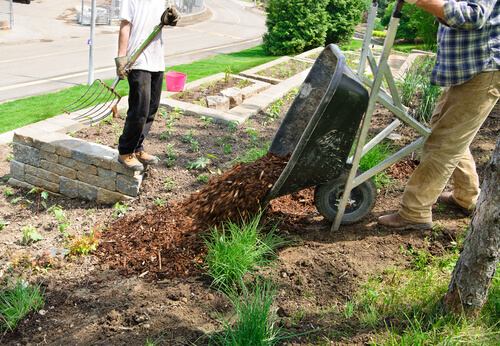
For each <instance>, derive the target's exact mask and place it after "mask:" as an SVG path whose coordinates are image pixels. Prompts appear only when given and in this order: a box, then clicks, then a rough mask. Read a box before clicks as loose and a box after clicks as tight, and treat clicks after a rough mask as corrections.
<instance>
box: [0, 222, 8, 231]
mask: <svg viewBox="0 0 500 346" xmlns="http://www.w3.org/2000/svg"><path fill="white" fill-rule="evenodd" d="M5 226H7V222H5V221H0V231H1V230H3V228H4V227H5Z"/></svg>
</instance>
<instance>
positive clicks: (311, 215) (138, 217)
mask: <svg viewBox="0 0 500 346" xmlns="http://www.w3.org/2000/svg"><path fill="white" fill-rule="evenodd" d="M292 99H293V97H290V96H287V97H284V98H283V99H281V100H279V101H280V102H276V103H274V104H273V106H272V107H270V108H268V109H266V110H265V111H264V112H257V113H256V114H255V115H253V116H252V117H250V118H249V119H248V121H245V122H242V123H241V124H240V125H239V126H234V124H231V123H229V124H221V123H215V122H213V121H211V120H209V119H208V118H206V117H202V116H199V115H198V116H193V115H191V116H189V115H186V114H180V113H179V112H178V111H176V110H174V109H171V110H168V111H167V110H163V111H161V112H160V113H159V114H158V116H157V119H156V121H155V123H154V125H153V127H152V130H151V133H150V136H149V137H148V139H147V140H146V142H145V148H146V150H147V151H148V152H150V153H151V154H155V155H158V156H159V157H160V159H161V163H160V164H159V165H158V166H155V167H149V168H148V169H147V171H146V176H145V178H144V181H143V183H142V185H141V190H140V193H139V196H138V197H137V198H136V199H134V200H132V201H130V202H129V203H127V204H126V205H125V204H122V205H118V206H113V205H102V204H97V203H95V202H87V201H81V200H78V199H69V198H64V197H61V196H57V195H49V196H48V197H44V196H43V195H41V194H39V193H37V192H33V193H29V191H27V190H25V189H19V188H11V189H9V186H7V185H5V184H3V185H2V191H3V194H2V196H1V198H0V221H3V222H6V224H4V225H3V226H2V230H1V232H0V243H1V244H2V251H1V259H2V262H1V263H2V267H1V273H2V274H1V276H2V277H10V275H12V274H15V275H21V276H22V277H23V278H24V279H25V280H27V281H30V282H42V287H43V289H44V290H45V297H46V303H45V306H44V308H43V309H42V310H41V311H40V312H36V313H35V312H31V313H30V314H29V315H28V316H27V317H26V318H25V319H24V320H23V321H22V322H21V324H20V325H19V327H18V328H17V329H16V330H15V331H13V332H7V333H6V334H5V335H3V336H2V337H1V339H0V340H1V342H0V343H3V344H28V343H31V344H42V343H46V344H49V345H59V344H63V345H70V344H77V343H78V344H112V345H121V344H140V345H144V344H146V342H147V341H149V342H151V341H152V340H157V339H158V344H163V345H185V344H189V343H191V344H196V345H204V344H206V340H199V339H198V338H199V337H200V336H201V335H202V334H203V333H204V332H212V331H214V330H217V329H218V328H219V326H220V322H219V320H218V318H217V317H218V314H222V315H224V316H228V317H229V316H231V314H232V313H233V310H232V308H231V306H230V304H229V302H228V300H227V298H225V297H224V296H223V295H222V294H221V293H220V292H219V291H216V290H214V289H212V288H211V287H210V282H209V281H208V280H207V278H206V277H205V276H204V275H200V271H199V270H201V268H200V267H198V266H197V265H198V264H200V263H201V262H202V260H203V253H204V252H203V247H202V242H201V240H200V238H198V237H196V236H188V237H186V238H182V239H181V238H179V237H177V238H176V234H173V233H172V232H167V231H166V229H168V228H166V227H165V228H161V227H164V226H162V225H169V224H172V223H175V222H179V217H177V216H176V217H170V215H171V214H168V213H167V212H166V210H167V208H171V209H172V208H175V207H176V205H177V204H178V203H181V202H182V201H184V200H186V199H187V198H188V197H189V196H190V195H192V194H195V193H197V192H199V191H202V189H203V188H205V187H206V186H207V181H208V179H210V178H211V177H217V176H218V175H219V171H220V173H222V172H226V171H227V170H229V169H230V168H231V167H233V165H234V159H235V158H237V157H239V156H242V155H245V154H248V153H249V152H250V150H254V149H258V148H260V147H261V146H262V145H263V144H264V143H265V142H269V141H270V140H272V138H273V137H274V134H275V132H276V130H277V128H278V126H279V123H280V116H283V115H284V114H285V112H286V109H287V108H288V107H289V105H290V103H291V102H292ZM271 110H272V111H271ZM494 112H497V113H498V112H499V111H498V109H495V110H494ZM392 120H393V115H392V114H391V112H389V111H388V110H386V109H385V108H382V107H377V108H376V110H375V114H374V117H373V122H372V128H371V131H373V132H376V131H378V130H380V129H382V128H385V127H386V126H387V125H388V124H389V123H390V122H391V121H392ZM123 123H124V114H123V113H121V114H119V117H118V118H117V119H111V120H108V121H105V122H102V123H99V124H98V125H96V126H94V127H90V128H87V129H84V130H82V131H79V132H78V133H76V134H74V135H75V137H78V138H82V139H85V140H87V141H89V142H99V143H101V144H103V145H107V146H110V147H114V148H116V141H117V139H118V136H119V133H120V131H121V129H122V128H123ZM499 131H500V120H499V119H495V118H488V119H487V120H486V123H485V125H484V126H483V128H482V129H481V130H480V132H479V134H478V136H477V137H476V139H475V140H474V142H473V143H472V145H471V149H472V153H473V155H474V156H475V158H476V162H477V167H478V172H479V173H480V175H481V176H482V175H483V173H484V168H485V166H486V163H487V162H488V158H489V155H491V152H492V150H493V147H494V145H495V143H496V140H497V138H498V133H499ZM396 132H397V133H399V134H401V135H402V139H401V140H400V142H396V143H395V144H396V145H405V144H408V143H409V142H411V141H412V140H413V139H414V138H416V136H417V134H416V133H415V132H414V131H413V130H411V129H408V128H407V127H406V126H402V127H400V128H398V129H397V130H396ZM9 155H12V148H11V147H10V146H9V145H4V146H1V147H0V158H1V159H2V160H3V162H2V165H0V175H1V176H3V177H6V176H8V175H9V162H8V159H9ZM417 157H418V153H416V155H415V158H417ZM414 167H415V163H414V161H413V160H411V157H408V158H406V159H404V160H401V162H400V163H398V164H397V165H394V166H392V167H390V168H389V169H388V171H387V173H388V175H389V176H390V177H391V182H390V184H388V185H386V186H381V187H379V191H378V193H379V194H378V197H377V204H376V206H375V209H374V210H373V211H372V212H371V213H370V214H369V215H368V216H367V217H366V218H365V219H364V220H362V221H361V222H360V223H357V224H354V225H349V226H341V228H340V230H339V232H336V233H333V232H331V231H330V228H331V223H329V222H326V221H325V220H324V219H323V217H322V216H320V215H319V214H318V212H317V211H316V209H315V207H314V203H313V193H314V191H313V189H307V190H304V191H300V192H297V193H294V194H291V195H287V196H284V197H281V198H279V199H276V200H273V201H272V202H271V204H270V206H269V208H268V209H267V211H266V214H265V220H267V221H268V222H270V223H271V224H275V223H277V222H279V225H278V228H277V233H278V234H280V235H282V236H292V237H294V239H295V240H296V242H295V243H293V244H289V245H287V246H284V247H282V248H281V249H279V251H278V257H279V260H278V261H277V263H276V265H275V267H274V268H273V269H272V274H271V276H274V277H275V279H276V281H279V283H280V289H279V291H278V295H277V303H276V304H277V305H276V310H277V311H278V314H279V318H280V326H282V327H283V328H284V330H286V331H288V332H291V333H301V332H306V331H307V332H311V331H312V333H311V334H308V335H303V336H300V337H295V338H294V339H292V340H290V342H291V344H293V345H324V344H325V343H334V344H335V343H336V344H366V343H370V342H372V341H373V340H374V339H376V338H377V337H379V336H380V335H381V334H384V333H385V328H384V327H382V328H381V329H378V330H374V329H372V328H367V327H366V325H364V324H362V323H361V322H360V321H359V320H358V319H357V318H355V317H353V318H347V317H345V314H344V312H345V311H346V310H347V307H346V302H347V301H350V300H351V299H352V298H353V296H354V294H355V293H356V291H357V290H358V289H359V287H360V285H361V284H363V283H365V282H367V281H368V279H369V278H370V277H371V276H372V275H376V274H377V273H379V272H382V271H384V270H387V269H388V268H392V267H394V266H399V267H408V266H410V265H412V263H413V257H411V256H407V255H405V252H404V251H402V249H403V250H408V249H411V250H412V251H415V252H417V251H420V250H423V251H425V252H426V253H428V254H430V255H433V256H439V255H440V254H442V253H443V252H444V249H445V248H448V247H451V246H453V245H452V242H453V241H454V240H455V239H456V238H457V235H458V234H459V233H461V232H463V231H464V229H465V228H466V227H467V225H468V223H469V221H470V218H469V217H467V216H465V215H462V214H461V213H460V212H457V211H456V210H453V209H450V208H447V207H444V206H442V205H438V204H436V205H434V206H433V213H434V218H435V221H436V222H437V223H438V225H439V227H436V228H435V229H434V230H430V231H401V232H396V231H392V230H390V229H386V228H384V227H380V226H378V225H377V223H376V219H377V217H378V216H380V215H383V214H385V213H388V212H394V211H395V210H397V208H398V206H399V202H400V199H401V195H402V192H403V188H404V184H405V183H406V181H407V179H408V177H409V175H410V174H411V172H412V171H413V169H414ZM19 198H20V199H19ZM28 200H29V201H30V202H31V203H30V202H28ZM51 206H59V207H60V208H61V209H60V210H62V221H61V220H59V219H58V218H57V217H56V215H55V214H54V213H51V212H50V211H49V210H48V208H49V207H51ZM63 223H64V224H66V225H67V227H66V228H63V231H61V224H63ZM148 225H154V227H152V228H148V227H146V226H148ZM28 226H33V227H34V228H35V229H36V230H37V232H38V233H39V234H40V235H41V236H43V238H44V239H43V240H40V241H37V242H34V243H32V244H29V245H25V244H23V242H22V238H23V229H24V228H25V227H28ZM92 231H97V232H98V233H99V232H100V233H102V236H101V238H100V239H101V242H102V244H103V246H102V247H100V248H99V249H100V250H99V251H101V252H99V251H98V252H96V253H94V254H92V255H89V256H82V257H79V256H77V257H72V256H64V255H65V253H66V251H67V249H65V248H64V246H65V239H66V238H67V236H66V235H65V233H68V234H70V235H71V234H76V235H82V234H89V233H90V232H92ZM179 234H180V233H179ZM179 234H177V235H179ZM133 237H136V240H139V241H137V242H136V243H135V245H134V246H135V247H134V246H132V245H130V244H131V243H128V242H127V243H125V242H123V243H122V239H125V238H127V240H130V239H131V238H132V239H133ZM172 239H173V240H172ZM179 240H181V241H180V242H178V241H179ZM125 244H127V246H125ZM111 245H117V247H116V249H118V250H120V251H121V252H114V253H111V252H107V253H108V255H110V257H111V258H113V260H111V259H110V258H106V256H104V249H105V248H107V247H109V246H111ZM156 246H160V247H161V250H160V251H159V252H158V249H159V248H157V247H156ZM173 247H175V248H173ZM169 249H171V250H169ZM148 251H151V252H148ZM169 251H170V253H171V254H172V256H171V257H168V254H169ZM47 253H52V254H55V257H53V258H50V259H49V258H48V257H47V255H44V254H47ZM158 253H159V254H160V256H158ZM179 253H182V254H183V256H185V257H182V258H181V257H179V256H177V255H178V254H179ZM111 255H112V256H111ZM116 255H118V256H116ZM134 255H137V257H136V258H134V259H132V257H133V256H134ZM139 255H140V256H142V257H139ZM148 257H149V258H151V257H156V260H157V261H158V259H159V257H161V258H164V260H163V262H162V263H163V264H162V270H163V271H167V269H168V270H171V272H170V273H168V272H165V273H161V275H158V273H153V272H152V271H151V270H150V269H149V268H148V269H146V270H144V271H141V270H140V268H141V263H142V262H141V261H140V259H142V261H145V260H146V258H148ZM118 258H120V259H121V261H119V260H117V259H118ZM123 258H128V259H127V260H125V261H124V260H123ZM167 259H168V260H167ZM129 261H130V262H129ZM132 261H135V262H132ZM189 261H190V262H189ZM187 262H189V264H190V265H191V267H189V268H188V269H189V270H188V271H187V272H186V267H185V266H184V265H185V264H186V263H187ZM127 263H130V265H127ZM132 263H135V265H134V266H132ZM156 263H158V262H156ZM7 264H8V265H9V266H10V269H8V268H7ZM158 267H159V266H158ZM193 268H194V269H196V270H192V271H190V269H193ZM146 272H147V273H146ZM174 273H176V275H174ZM2 282H3V281H2ZM384 317H387V316H384Z"/></svg>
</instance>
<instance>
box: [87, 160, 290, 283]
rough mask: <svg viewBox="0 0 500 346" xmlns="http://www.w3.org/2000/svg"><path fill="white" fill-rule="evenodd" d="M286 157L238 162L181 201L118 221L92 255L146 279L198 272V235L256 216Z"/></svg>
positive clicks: (200, 256) (200, 248) (201, 247)
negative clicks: (217, 226) (223, 224)
mask: <svg viewBox="0 0 500 346" xmlns="http://www.w3.org/2000/svg"><path fill="white" fill-rule="evenodd" d="M288 159H289V156H286V157H284V156H278V155H275V154H272V153H268V154H267V155H265V156H263V157H261V158H260V159H258V160H255V161H253V162H250V163H246V164H242V163H238V164H236V165H235V166H234V167H233V168H232V169H231V170H229V171H227V172H225V173H223V174H221V175H219V176H217V177H215V178H213V179H211V180H210V181H209V183H208V184H207V186H206V187H205V188H204V189H202V190H201V191H199V192H198V193H195V194H193V195H191V196H190V197H189V198H187V199H186V200H185V201H183V202H180V203H173V204H172V205H170V206H167V207H164V208H159V209H157V210H154V211H149V212H147V213H145V214H142V215H135V216H133V217H124V218H122V219H120V220H119V221H117V222H116V223H114V224H113V225H111V226H110V227H109V229H108V230H107V231H106V232H104V233H103V235H102V238H101V244H100V246H99V248H98V249H97V251H96V255H97V256H98V257H99V258H100V260H101V261H102V262H104V263H108V264H109V265H110V267H112V268H113V269H117V270H118V271H120V272H121V273H123V274H125V275H138V276H140V277H143V278H144V279H145V280H147V281H154V280H163V279H170V278H175V277H185V276H191V275H195V274H198V273H199V271H200V268H201V267H200V266H201V264H202V263H203V259H204V257H205V253H206V248H205V246H204V243H203V240H202V239H201V237H200V236H199V232H201V231H203V230H206V229H207V225H211V226H214V225H217V224H219V223H221V222H223V221H225V220H227V219H230V220H232V221H236V220H239V219H240V218H241V217H244V216H245V215H248V214H251V213H256V212H258V211H259V209H260V207H261V203H262V201H263V199H264V198H265V197H266V196H267V194H268V193H269V191H270V189H271V187H272V186H273V185H274V183H275V182H276V180H277V179H278V178H279V176H280V174H281V172H282V171H283V169H284V168H285V166H286V164H287V161H288Z"/></svg>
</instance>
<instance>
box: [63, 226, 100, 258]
mask: <svg viewBox="0 0 500 346" xmlns="http://www.w3.org/2000/svg"><path fill="white" fill-rule="evenodd" d="M99 236H100V232H99V230H98V229H94V230H92V231H91V232H90V233H89V234H83V235H78V236H75V237H73V238H72V239H71V241H70V242H69V246H68V247H69V254H70V255H72V256H76V255H88V254H89V253H91V252H92V251H95V249H97V245H99Z"/></svg>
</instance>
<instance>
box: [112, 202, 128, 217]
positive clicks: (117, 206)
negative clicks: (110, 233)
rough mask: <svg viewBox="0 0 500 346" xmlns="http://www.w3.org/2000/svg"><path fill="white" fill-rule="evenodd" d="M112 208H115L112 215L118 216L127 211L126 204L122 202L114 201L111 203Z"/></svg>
mask: <svg viewBox="0 0 500 346" xmlns="http://www.w3.org/2000/svg"><path fill="white" fill-rule="evenodd" d="M113 209H114V210H115V212H114V213H113V217H118V216H120V215H123V214H125V213H126V212H127V205H126V204H122V203H120V202H116V203H115V204H114V205H113Z"/></svg>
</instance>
